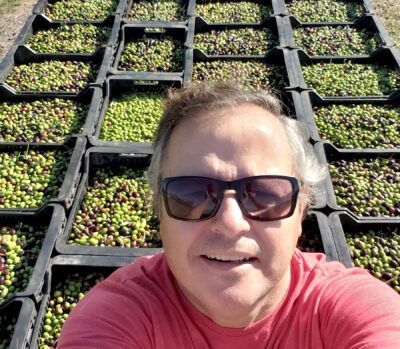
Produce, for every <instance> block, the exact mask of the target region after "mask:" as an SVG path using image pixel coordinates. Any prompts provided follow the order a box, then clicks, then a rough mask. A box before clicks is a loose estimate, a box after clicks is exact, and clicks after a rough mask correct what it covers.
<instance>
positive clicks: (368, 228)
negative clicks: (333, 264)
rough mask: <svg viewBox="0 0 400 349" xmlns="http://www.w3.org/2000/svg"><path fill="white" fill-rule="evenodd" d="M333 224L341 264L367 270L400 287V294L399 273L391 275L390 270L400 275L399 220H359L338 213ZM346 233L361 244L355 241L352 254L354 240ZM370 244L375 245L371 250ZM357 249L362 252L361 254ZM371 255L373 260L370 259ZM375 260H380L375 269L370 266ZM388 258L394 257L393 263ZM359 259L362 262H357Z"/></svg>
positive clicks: (391, 284) (399, 288) (333, 218)
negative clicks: (396, 240)
mask: <svg viewBox="0 0 400 349" xmlns="http://www.w3.org/2000/svg"><path fill="white" fill-rule="evenodd" d="M329 224H330V226H331V229H332V232H333V236H334V238H335V244H336V246H337V249H338V252H339V258H340V261H341V262H342V263H343V264H344V265H345V266H346V267H348V268H350V267H353V266H358V267H363V268H365V269H367V270H369V271H370V273H371V274H372V275H374V276H375V277H377V278H378V279H380V280H381V281H383V282H386V283H387V284H389V285H390V286H392V287H393V288H394V287H395V286H397V291H398V292H399V293H400V283H399V281H400V277H399V276H400V274H398V275H397V276H396V275H395V274H392V275H390V274H388V273H390V271H387V270H390V269H392V273H393V271H394V270H396V271H397V272H400V253H399V251H400V244H395V243H393V242H394V241H393V239H394V235H395V234H396V235H397V238H398V236H399V234H400V230H399V229H400V220H399V219H374V220H368V221H365V220H362V219H356V218H354V217H353V216H351V215H349V214H347V213H343V212H334V213H332V214H330V215H329ZM345 234H347V235H348V236H349V237H350V238H351V239H353V238H354V239H356V238H357V237H358V238H359V241H354V240H353V243H354V247H353V249H354V250H353V251H351V250H352V248H351V247H350V245H349V243H350V241H348V240H347V238H346V235H345ZM363 235H365V237H367V236H368V235H370V237H368V238H367V239H366V240H367V241H364V240H363V238H362V236H363ZM386 238H387V239H386ZM372 239H374V240H372ZM391 240H392V241H391ZM368 243H369V244H370V245H371V246H370V247H367V246H366V245H367V244H368ZM355 250H358V252H356V251H355ZM360 250H361V251H362V252H360ZM390 250H393V251H394V253H393V252H392V253H391V252H390ZM370 255H371V258H368V257H369V256H370ZM360 257H364V258H362V259H365V260H364V261H363V262H364V264H365V265H363V263H362V261H361V260H360V259H361V258H360ZM373 257H375V258H376V259H377V260H380V262H378V264H377V268H376V269H375V270H374V265H371V264H370V263H371V262H372V261H373ZM386 258H390V260H387V261H385V259H386ZM357 259H358V261H356V260H357ZM368 259H370V261H369V262H368V264H367V263H366V262H367V261H366V260H368ZM385 263H388V266H385ZM377 273H379V274H377ZM385 273H386V274H385Z"/></svg>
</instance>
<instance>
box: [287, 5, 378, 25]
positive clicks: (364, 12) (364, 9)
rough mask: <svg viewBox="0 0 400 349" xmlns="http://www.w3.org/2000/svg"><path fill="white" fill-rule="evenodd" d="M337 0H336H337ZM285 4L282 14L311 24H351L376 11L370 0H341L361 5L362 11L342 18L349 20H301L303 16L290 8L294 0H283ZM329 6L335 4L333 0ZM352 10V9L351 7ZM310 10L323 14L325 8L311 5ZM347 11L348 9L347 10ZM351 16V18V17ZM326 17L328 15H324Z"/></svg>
mask: <svg viewBox="0 0 400 349" xmlns="http://www.w3.org/2000/svg"><path fill="white" fill-rule="evenodd" d="M336 1H337V0H335V2H336ZM282 2H283V4H282V10H283V11H282V13H281V14H282V15H288V16H290V17H294V18H296V20H297V21H298V22H300V23H303V24H309V23H325V24H331V23H343V24H351V23H353V22H354V21H356V20H357V19H358V18H360V17H362V16H365V15H369V14H373V13H374V12H375V10H374V8H373V6H372V3H371V1H370V0H344V1H340V2H341V3H346V4H350V5H351V4H354V5H358V6H360V13H357V14H354V16H350V14H346V15H347V16H346V18H341V19H347V20H333V21H332V20H328V21H306V20H304V21H301V16H297V17H296V16H295V14H294V13H293V11H291V10H290V8H288V6H287V5H291V4H292V2H293V0H282ZM314 3H316V2H314ZM320 6H321V4H320ZM329 6H333V5H332V2H331V1H330V2H329ZM349 10H350V9H349ZM310 11H311V12H312V13H314V14H315V13H318V14H321V12H322V11H323V9H321V8H315V7H314V6H313V5H310ZM346 11H347V10H346ZM350 17H351V18H350ZM323 18H326V17H323Z"/></svg>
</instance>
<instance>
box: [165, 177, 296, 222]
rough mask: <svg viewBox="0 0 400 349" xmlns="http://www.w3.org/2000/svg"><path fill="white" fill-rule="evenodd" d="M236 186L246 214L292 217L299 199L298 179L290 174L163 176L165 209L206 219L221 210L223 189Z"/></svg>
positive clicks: (177, 216) (263, 217)
mask: <svg viewBox="0 0 400 349" xmlns="http://www.w3.org/2000/svg"><path fill="white" fill-rule="evenodd" d="M228 189H233V190H235V195H236V200H237V202H238V204H239V206H240V209H241V210H242V213H243V215H244V216H245V217H247V218H250V219H254V220H258V221H275V220H279V219H283V218H286V217H290V216H291V215H292V214H293V212H294V210H295V208H296V202H297V196H298V193H299V181H298V180H297V179H296V178H294V177H287V176H269V175H265V176H253V177H246V178H241V179H238V180H235V181H221V180H218V179H214V178H207V177H194V176H183V177H169V178H164V179H162V180H161V192H162V196H163V199H164V205H165V209H166V211H167V213H168V215H169V216H170V217H172V218H175V219H179V220H182V221H203V220H206V219H209V218H212V217H214V216H215V215H216V213H217V212H218V209H219V207H220V206H221V203H222V200H223V198H224V191H225V190H228Z"/></svg>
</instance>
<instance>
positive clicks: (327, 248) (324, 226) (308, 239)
mask: <svg viewBox="0 0 400 349" xmlns="http://www.w3.org/2000/svg"><path fill="white" fill-rule="evenodd" d="M297 247H298V248H299V249H300V250H301V251H303V252H320V253H324V254H325V255H326V257H327V259H328V260H329V261H338V260H339V258H338V254H337V251H336V245H335V242H334V238H333V236H332V231H331V228H330V226H329V222H328V217H327V216H326V215H325V214H323V213H321V212H318V211H310V212H309V213H308V215H307V216H306V217H305V219H304V220H303V222H302V233H301V236H300V238H299V240H298V243H297Z"/></svg>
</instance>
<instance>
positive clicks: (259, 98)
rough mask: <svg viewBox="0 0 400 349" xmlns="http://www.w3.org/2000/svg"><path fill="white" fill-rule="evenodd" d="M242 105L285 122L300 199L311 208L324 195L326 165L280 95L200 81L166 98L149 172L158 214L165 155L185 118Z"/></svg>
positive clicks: (229, 84) (175, 91)
mask: <svg viewBox="0 0 400 349" xmlns="http://www.w3.org/2000/svg"><path fill="white" fill-rule="evenodd" d="M242 104H253V105H256V106H259V107H261V108H263V109H265V110H267V111H268V112H270V113H272V114H273V115H275V116H276V117H277V118H278V120H279V121H280V122H281V124H282V125H283V127H284V129H285V131H286V134H287V138H288V140H289V145H290V149H291V157H292V161H293V165H294V170H295V172H296V175H297V176H298V179H299V180H300V182H301V183H302V190H301V191H300V195H299V200H301V201H302V202H303V203H304V204H305V205H306V207H309V205H310V204H311V203H312V202H315V200H317V199H318V197H319V195H321V194H322V193H321V190H320V186H319V184H320V182H322V180H323V179H324V178H325V176H326V168H325V167H324V166H322V165H321V164H320V163H319V162H318V160H317V158H316V156H315V153H314V151H313V149H312V146H311V144H310V143H309V142H308V139H307V136H306V133H305V130H304V128H303V126H302V124H301V123H300V122H299V121H297V120H295V119H292V118H290V117H287V116H284V115H282V106H281V103H280V101H279V100H278V98H276V97H275V96H273V95H272V94H271V93H269V92H267V91H256V90H254V91H252V90H249V89H248V88H247V89H243V88H242V86H240V85H236V84H231V83H226V82H197V83H192V84H190V85H189V86H187V87H183V88H180V89H176V90H169V91H168V96H167V98H166V99H165V101H164V115H163V117H162V119H161V121H160V124H159V126H158V129H157V131H156V136H155V140H154V153H153V156H152V160H151V163H150V167H149V170H148V173H147V175H148V180H149V185H150V190H151V191H152V198H153V206H154V210H155V212H156V213H157V214H160V208H161V186H160V181H161V179H162V169H163V158H164V156H165V151H166V148H167V145H168V143H169V140H170V138H171V135H172V133H173V131H174V129H175V128H176V127H177V126H178V125H179V124H181V123H182V122H183V121H185V120H190V119H193V118H201V117H202V116H204V114H206V113H207V114H208V115H210V114H209V112H210V111H213V110H217V109H225V108H234V107H237V106H240V105H242ZM208 117H210V116H208Z"/></svg>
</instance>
